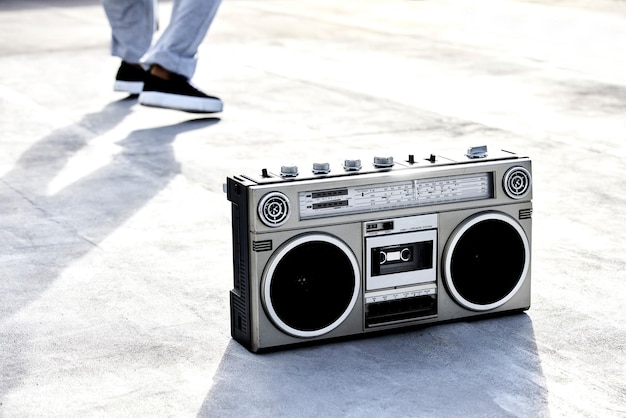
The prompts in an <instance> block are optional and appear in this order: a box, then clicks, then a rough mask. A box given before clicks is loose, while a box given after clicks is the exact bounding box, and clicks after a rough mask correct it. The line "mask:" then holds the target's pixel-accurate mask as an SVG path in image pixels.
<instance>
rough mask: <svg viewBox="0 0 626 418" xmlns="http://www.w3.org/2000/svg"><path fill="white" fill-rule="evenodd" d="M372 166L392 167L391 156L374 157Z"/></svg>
mask: <svg viewBox="0 0 626 418" xmlns="http://www.w3.org/2000/svg"><path fill="white" fill-rule="evenodd" d="M374 167H376V168H390V167H393V157H374Z"/></svg>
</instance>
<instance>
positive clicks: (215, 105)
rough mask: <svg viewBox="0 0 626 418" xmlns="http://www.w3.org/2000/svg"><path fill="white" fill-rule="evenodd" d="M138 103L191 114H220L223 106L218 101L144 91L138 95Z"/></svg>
mask: <svg viewBox="0 0 626 418" xmlns="http://www.w3.org/2000/svg"><path fill="white" fill-rule="evenodd" d="M139 103H140V104H142V105H144V106H152V107H164V108H167V109H176V110H183V111H185V112H193V113H216V112H221V111H222V109H223V107H224V105H223V104H222V101H221V100H220V99H211V98H204V97H190V96H183V95H180V94H171V93H161V92H156V91H144V92H142V93H141V94H140V95H139Z"/></svg>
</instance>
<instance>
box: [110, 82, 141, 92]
mask: <svg viewBox="0 0 626 418" xmlns="http://www.w3.org/2000/svg"><path fill="white" fill-rule="evenodd" d="M113 91H123V92H124V93H129V94H139V93H141V92H142V91H143V82H142V81H121V80H115V84H114V85H113Z"/></svg>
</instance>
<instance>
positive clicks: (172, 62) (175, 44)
mask: <svg viewBox="0 0 626 418" xmlns="http://www.w3.org/2000/svg"><path fill="white" fill-rule="evenodd" d="M220 3H221V0H173V8H172V16H171V19H170V23H169V25H168V26H167V28H165V30H164V31H163V33H162V34H161V36H160V37H159V38H158V39H157V40H156V42H154V44H153V39H152V38H153V35H154V32H155V16H156V12H157V11H156V10H155V8H156V6H157V5H156V0H102V4H103V6H104V10H105V12H106V15H107V18H108V19H109V23H110V25H111V32H112V41H111V54H112V55H114V56H116V57H120V58H121V59H122V60H124V61H127V62H129V63H133V64H134V63H141V64H142V65H143V66H144V67H146V68H148V67H149V66H150V65H153V64H159V65H160V66H161V67H163V68H165V69H166V70H168V71H172V72H174V73H177V74H181V75H183V76H185V77H187V78H191V77H192V76H193V73H194V72H195V70H196V64H197V60H198V58H197V53H198V47H199V46H200V43H201V42H202V40H203V39H204V37H205V36H206V33H207V32H208V30H209V26H211V22H213V18H214V17H215V14H216V13H217V9H218V7H219V5H220Z"/></svg>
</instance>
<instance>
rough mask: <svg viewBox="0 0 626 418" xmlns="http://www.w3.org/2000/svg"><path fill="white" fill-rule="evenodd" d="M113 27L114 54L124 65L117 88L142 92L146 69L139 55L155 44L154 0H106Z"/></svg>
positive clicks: (118, 73)
mask: <svg viewBox="0 0 626 418" xmlns="http://www.w3.org/2000/svg"><path fill="white" fill-rule="evenodd" d="M102 5H103V7H104V11H105V13H106V16H107V18H108V20H109V24H110V26H111V55H113V56H116V57H120V58H121V59H122V64H121V66H120V68H119V70H118V72H117V75H116V77H115V85H114V86H113V89H114V90H115V91H124V92H127V93H131V94H139V93H141V91H142V89H143V85H144V78H145V71H144V70H143V69H142V68H141V67H140V66H139V60H140V58H141V57H142V56H143V55H144V54H145V53H146V51H147V50H148V48H150V45H151V43H152V36H153V34H154V30H155V16H156V11H155V5H156V2H155V0H103V1H102Z"/></svg>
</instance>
